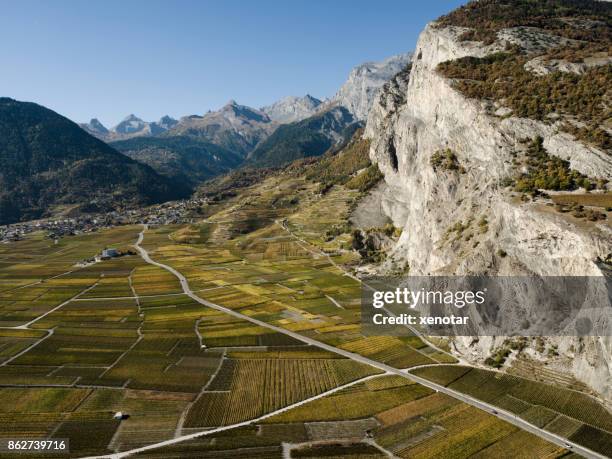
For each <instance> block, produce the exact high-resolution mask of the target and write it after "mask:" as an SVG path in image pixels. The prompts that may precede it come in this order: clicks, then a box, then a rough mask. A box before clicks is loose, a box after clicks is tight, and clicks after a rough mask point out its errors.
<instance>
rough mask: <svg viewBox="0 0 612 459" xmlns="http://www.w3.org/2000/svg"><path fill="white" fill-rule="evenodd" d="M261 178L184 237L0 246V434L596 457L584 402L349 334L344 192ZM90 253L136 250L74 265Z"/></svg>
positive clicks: (353, 329)
mask: <svg viewBox="0 0 612 459" xmlns="http://www.w3.org/2000/svg"><path fill="white" fill-rule="evenodd" d="M271 180H272V181H269V180H268V181H264V182H263V184H261V185H258V186H256V187H254V188H250V189H249V190H248V192H244V193H241V194H240V195H239V196H238V197H236V198H232V199H230V200H228V201H227V202H224V203H222V204H220V205H218V206H216V207H212V208H211V209H209V211H208V214H207V215H204V216H203V217H202V220H201V222H199V223H198V224H194V225H175V226H158V227H151V228H148V229H146V230H143V228H142V227H140V226H126V227H120V228H114V229H110V230H106V231H103V232H98V233H92V234H87V235H81V236H76V237H70V238H64V239H61V240H60V242H59V243H58V244H54V243H53V241H51V240H48V239H45V238H43V237H42V235H40V234H36V233H34V234H32V235H31V236H30V237H29V238H27V239H25V240H23V241H20V242H16V243H13V244H10V245H3V246H1V247H0V395H1V396H2V399H3V406H2V408H0V416H1V418H2V428H1V429H0V436H1V437H3V438H43V437H49V438H69V439H70V449H71V452H70V456H71V457H84V456H100V455H110V456H114V457H123V456H126V455H134V456H140V457H164V458H168V457H177V458H179V457H180V458H183V457H232V458H235V457H248V458H253V457H262V458H263V457H278V458H280V457H340V456H341V457H349V458H363V457H411V458H412V457H432V458H433V457H436V458H440V457H449V458H451V457H452V458H461V457H483V458H486V457H495V456H502V457H572V456H576V455H577V453H578V454H579V455H583V456H587V457H603V456H605V455H609V454H610V451H612V446H611V445H612V415H611V414H610V413H609V412H608V411H607V410H606V409H605V408H604V407H603V406H602V405H600V404H598V403H597V402H596V401H595V400H594V399H593V398H591V397H590V396H588V395H586V394H583V393H581V392H577V391H572V390H569V389H565V388H562V387H559V386H552V385H547V384H543V383H540V382H535V381H531V380H529V379H524V378H520V377H518V376H510V375H503V374H501V373H499V372H492V371H486V370H483V369H478V368H473V367H469V366H465V365H463V364H458V362H457V361H456V359H455V358H454V357H452V356H451V355H450V354H448V353H447V352H446V351H444V349H441V348H439V347H437V346H434V345H433V344H430V343H428V342H427V341H426V340H425V339H424V338H423V339H422V338H421V337H420V336H418V334H416V333H413V332H411V331H410V330H407V334H406V336H404V337H385V336H380V337H374V336H363V335H362V334H361V332H360V321H359V320H360V298H361V293H360V289H361V285H360V283H359V281H358V280H356V278H354V277H353V276H352V275H350V273H348V272H347V271H346V266H347V265H350V264H351V263H352V262H354V253H353V252H352V251H351V250H348V248H347V243H348V235H347V234H344V233H343V232H342V231H340V232H339V234H338V235H337V236H336V237H332V238H330V237H328V236H326V235H325V233H326V230H327V229H329V228H331V227H334V226H335V225H341V223H342V222H343V221H346V218H347V214H348V212H350V208H351V205H352V203H353V202H354V200H355V199H356V198H357V192H355V191H351V190H347V189H345V188H344V187H342V186H335V187H333V188H332V189H331V191H329V192H327V193H325V194H323V195H320V194H318V193H316V192H314V190H313V186H312V185H311V184H309V183H307V182H304V181H301V180H300V179H293V180H283V181H282V184H281V183H278V182H275V181H274V179H271ZM286 196H295V197H297V198H296V199H297V202H293V203H291V204H284V201H283V199H285V197H286ZM105 247H116V248H118V249H124V250H127V249H130V248H131V249H132V250H134V248H136V249H137V255H132V256H124V257H120V258H113V259H110V260H105V261H102V262H100V263H96V264H92V265H89V266H85V267H75V264H76V263H77V262H78V261H80V260H82V259H84V258H88V257H91V256H92V255H94V254H96V253H99V252H100V251H101V250H102V249H103V248H105ZM117 412H121V413H122V414H124V419H122V420H117V419H114V417H113V416H114V414H115V413H117ZM0 455H1V454H0ZM509 455H510V456H509ZM7 457H8V455H7ZM39 457H40V456H39ZM58 457H61V455H58Z"/></svg>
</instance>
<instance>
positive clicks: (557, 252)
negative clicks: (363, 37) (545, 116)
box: [365, 23, 612, 401]
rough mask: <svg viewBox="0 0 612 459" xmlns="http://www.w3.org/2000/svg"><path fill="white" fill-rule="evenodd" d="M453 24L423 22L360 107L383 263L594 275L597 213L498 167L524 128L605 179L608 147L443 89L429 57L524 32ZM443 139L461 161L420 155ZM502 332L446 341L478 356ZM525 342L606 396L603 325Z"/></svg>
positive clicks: (424, 269)
mask: <svg viewBox="0 0 612 459" xmlns="http://www.w3.org/2000/svg"><path fill="white" fill-rule="evenodd" d="M463 32H465V29H462V28H459V27H452V26H451V27H440V26H437V25H436V24H435V23H434V24H430V25H428V26H427V27H426V29H425V30H424V31H423V32H422V33H421V35H420V38H419V40H418V44H417V47H416V49H415V52H414V59H413V63H412V69H411V71H410V73H408V72H404V73H400V74H398V75H397V76H396V77H395V79H394V80H393V81H391V82H390V83H389V84H387V85H386V86H385V88H384V90H383V92H382V93H381V95H380V97H379V98H378V99H377V101H376V102H375V103H374V105H373V107H372V109H371V111H370V113H369V115H368V122H367V126H366V130H365V136H366V137H368V138H369V139H371V150H370V156H371V158H372V160H373V161H374V162H376V163H378V165H379V167H380V169H381V171H382V172H383V173H384V175H385V182H386V185H385V189H386V191H385V192H384V193H381V194H379V195H380V196H381V197H380V200H381V205H382V208H383V209H384V211H385V212H386V213H387V215H388V216H389V217H390V218H391V219H392V220H393V221H394V223H395V225H396V226H400V227H402V228H403V229H404V230H403V233H402V236H401V238H400V240H399V242H398V243H397V245H396V246H395V247H394V249H393V250H392V252H391V254H390V257H389V262H388V263H391V262H397V261H401V262H402V263H407V265H408V266H409V273H410V274H414V275H419V274H434V273H437V274H457V275H464V274H484V273H487V274H493V275H521V274H537V275H543V276H549V275H592V276H601V275H603V273H602V268H601V267H600V266H601V264H598V259H606V257H609V256H610V253H611V252H612V230H611V227H610V225H609V223H607V221H605V220H604V221H603V223H602V222H595V223H592V222H585V221H584V220H581V219H578V218H574V217H572V216H570V215H568V214H565V213H560V212H557V211H555V210H554V208H553V207H552V205H551V204H548V205H547V201H546V199H532V200H528V201H524V200H521V199H520V195H519V194H518V193H514V192H513V191H512V190H511V189H509V188H508V187H507V186H505V185H504V179H506V178H507V177H509V176H512V174H513V173H515V170H514V168H515V165H514V163H513V158H514V157H515V156H516V155H517V154H519V153H520V152H522V151H523V150H524V149H525V139H532V138H534V137H536V136H541V137H542V138H543V140H544V142H543V144H544V147H545V148H546V150H547V151H548V152H549V153H550V154H551V155H555V156H558V157H561V158H564V159H567V160H569V161H570V164H571V168H572V169H575V170H577V171H580V172H581V173H583V174H585V175H587V176H596V177H600V178H603V179H608V180H611V179H612V156H610V155H609V154H607V153H606V152H604V151H601V150H599V149H597V148H595V147H591V146H587V145H585V144H583V143H581V142H579V141H577V140H576V139H574V138H573V137H572V136H571V135H570V134H567V133H565V132H563V131H562V130H561V129H560V126H559V123H545V122H541V121H536V120H532V119H526V118H518V117H514V116H511V114H510V116H509V114H508V111H507V110H505V109H504V108H503V107H498V106H492V103H491V102H484V101H481V100H477V99H469V98H467V97H466V96H464V95H462V93H460V92H459V91H457V90H456V89H454V87H453V85H452V82H451V81H450V80H448V79H447V78H444V77H442V76H441V75H440V74H439V72H437V71H436V67H437V66H438V64H440V63H441V62H444V61H448V60H454V59H458V58H461V57H464V56H476V57H482V56H486V55H488V54H490V53H492V52H494V51H499V50H502V49H504V47H507V46H508V43H513V42H517V41H520V40H521V39H523V38H524V37H525V36H526V33H525V30H520V31H518V32H517V30H516V28H515V29H506V30H503V31H501V32H500V33H498V38H499V39H498V40H497V41H496V42H495V43H492V44H489V45H484V44H483V43H479V42H475V41H462V40H460V38H459V37H460V35H461V34H462V33H463ZM519 32H520V33H519ZM533 33H534V34H535V33H536V32H535V31H534V32H533ZM527 35H528V34H527ZM502 38H503V39H502ZM528 38H529V37H528ZM531 38H533V34H532V37H531ZM536 38H537V37H536ZM549 38H550V37H549ZM532 41H533V40H532ZM549 41H552V42H554V37H553V38H550V40H549ZM447 149H448V150H449V151H452V152H453V153H454V155H455V160H456V161H457V162H458V164H459V165H460V168H461V172H457V171H445V170H436V169H435V168H434V167H432V155H433V154H434V153H435V152H437V151H442V150H444V151H446V150H447ZM505 339H506V338H504V337H481V338H480V339H473V338H470V337H464V338H454V339H453V343H451V348H452V349H453V350H454V351H455V352H456V353H457V354H458V355H460V356H461V357H463V358H465V359H467V360H470V361H472V362H474V363H482V362H483V361H484V360H485V359H486V358H487V357H488V356H489V355H490V354H491V353H492V352H493V351H494V350H495V349H496V348H497V347H499V346H501V345H502V343H503V342H504V341H505ZM530 343H531V344H530V345H529V346H528V347H527V348H526V349H525V350H524V351H523V355H524V356H529V358H530V359H533V360H534V361H536V362H546V365H547V366H548V367H549V368H552V369H555V370H558V371H559V372H560V373H566V374H571V375H573V376H575V378H577V379H578V380H579V381H582V382H584V383H585V384H587V385H588V386H589V387H590V388H592V389H594V390H595V391H596V392H597V393H599V394H600V395H601V396H602V397H603V398H605V399H607V400H608V401H610V400H612V387H611V384H610V380H611V379H610V378H611V369H612V339H611V338H610V337H593V338H584V339H579V338H547V339H546V343H547V344H546V346H548V348H549V349H551V348H552V349H555V353H556V354H558V355H556V356H554V357H551V353H547V354H545V353H544V352H541V351H542V350H541V349H540V351H538V350H536V349H535V345H534V344H533V342H532V341H530ZM511 361H512V359H509V361H507V362H506V369H507V367H509V366H510V364H511Z"/></svg>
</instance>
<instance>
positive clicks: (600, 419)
mask: <svg viewBox="0 0 612 459" xmlns="http://www.w3.org/2000/svg"><path fill="white" fill-rule="evenodd" d="M414 372H415V374H417V375H419V376H423V377H425V378H427V379H431V380H432V381H436V382H438V383H440V384H443V385H445V386H447V387H450V388H451V389H455V390H458V391H460V392H462V393H465V394H469V395H472V396H474V397H476V398H478V399H480V400H483V401H486V402H488V403H491V404H493V405H497V406H500V407H501V408H503V409H506V410H509V411H512V412H513V413H515V414H517V415H519V416H520V417H521V418H523V419H525V420H526V421H529V422H530V423H532V424H534V425H536V426H538V427H542V428H545V429H547V430H549V431H551V432H553V433H557V434H559V435H565V436H567V437H568V438H569V439H570V440H572V441H576V442H577V443H580V444H584V445H588V447H589V448H591V449H593V450H594V451H598V452H601V453H602V454H608V453H609V452H610V451H612V414H610V412H609V411H608V410H607V409H606V408H605V407H603V406H602V405H600V404H599V403H598V402H596V401H595V400H594V399H593V398H591V397H589V396H588V395H585V394H581V393H579V392H575V391H572V390H569V389H563V388H560V387H555V386H549V385H546V384H542V383H539V382H535V381H530V380H526V379H523V378H518V377H516V376H512V375H505V374H497V373H494V372H491V371H486V370H481V369H477V368H468V367H460V366H438V367H429V368H419V369H417V370H414Z"/></svg>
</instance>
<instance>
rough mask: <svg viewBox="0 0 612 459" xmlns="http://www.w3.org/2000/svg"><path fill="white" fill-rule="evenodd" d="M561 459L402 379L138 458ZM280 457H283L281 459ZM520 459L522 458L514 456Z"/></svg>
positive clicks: (379, 381) (361, 385)
mask: <svg viewBox="0 0 612 459" xmlns="http://www.w3.org/2000/svg"><path fill="white" fill-rule="evenodd" d="M521 444H529V445H530V447H531V448H530V452H531V454H532V455H531V456H529V457H534V458H535V457H550V458H556V457H562V456H564V455H566V454H567V451H565V450H564V449H563V448H560V447H558V446H555V445H551V444H550V443H547V442H545V441H543V440H541V439H539V438H538V437H534V436H533V435H531V434H529V433H527V432H524V431H521V430H520V429H518V428H517V427H515V426H513V425H511V424H507V423H505V422H503V421H500V420H499V419H497V418H495V417H494V416H491V415H490V414H486V413H484V412H482V411H480V410H477V409H475V408H473V407H471V406H469V405H465V404H463V403H461V402H459V401H457V400H454V399H452V398H450V397H448V396H446V395H443V394H440V393H436V392H434V391H432V390H429V389H426V388H424V387H422V386H420V385H418V384H414V383H412V382H410V381H408V380H407V379H405V378H401V377H397V376H385V375H381V376H374V377H372V378H369V379H368V380H367V381H362V382H356V383H355V384H353V385H351V386H349V387H346V388H344V389H342V390H340V391H338V392H336V393H334V394H331V395H327V396H325V397H322V398H319V399H317V400H313V401H311V402H308V403H306V404H304V405H301V406H299V407H295V408H292V409H290V410H288V411H286V412H284V413H281V414H277V415H274V416H271V417H268V418H267V419H264V420H261V421H258V422H256V423H254V424H253V425H249V426H245V427H239V428H236V429H232V430H227V431H223V432H217V433H210V434H205V435H203V436H201V437H199V438H196V439H192V440H188V441H185V442H181V443H179V444H176V445H172V446H166V447H164V448H159V449H153V450H150V451H147V452H146V453H142V454H140V455H138V457H148V458H162V457H163V458H178V457H181V458H188V457H198V458H199V457H276V458H281V457H283V452H285V454H287V453H288V454H289V455H290V457H294V458H299V457H349V458H353V457H355V458H357V457H360V458H361V457H372V458H374V457H376V458H382V457H388V455H389V454H393V455H395V456H396V457H401V458H413V457H418V458H439V457H441V458H459V459H460V458H467V457H483V458H486V457H494V456H496V455H499V454H500V452H502V453H503V454H502V457H519V456H517V455H514V454H513V453H512V451H515V449H516V448H517V446H518V445H521ZM284 457H287V456H284ZM521 457H525V456H521Z"/></svg>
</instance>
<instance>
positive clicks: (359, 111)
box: [329, 53, 412, 120]
mask: <svg viewBox="0 0 612 459" xmlns="http://www.w3.org/2000/svg"><path fill="white" fill-rule="evenodd" d="M411 59H412V54H411V53H406V54H398V55H396V56H391V57H389V58H387V59H385V60H383V61H380V62H366V63H364V64H361V65H358V66H357V67H355V68H354V69H353V70H352V71H351V73H350V74H349V77H348V79H347V80H346V82H345V83H344V84H343V85H342V87H341V88H340V89H339V90H338V92H337V93H336V95H335V96H334V97H333V98H332V99H331V100H330V102H329V104H332V105H333V104H337V105H341V106H343V107H346V108H347V109H348V111H349V112H351V113H352V115H353V116H354V117H355V118H356V119H358V120H365V119H366V118H367V116H368V112H369V111H370V107H371V106H372V103H373V102H374V100H375V99H376V97H377V95H378V92H379V91H380V89H381V88H382V86H383V85H384V84H385V83H387V82H388V81H389V80H390V79H391V78H393V76H394V75H396V74H397V73H398V72H400V71H401V70H403V69H404V68H405V67H406V66H407V65H408V64H409V63H410V60H411Z"/></svg>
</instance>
